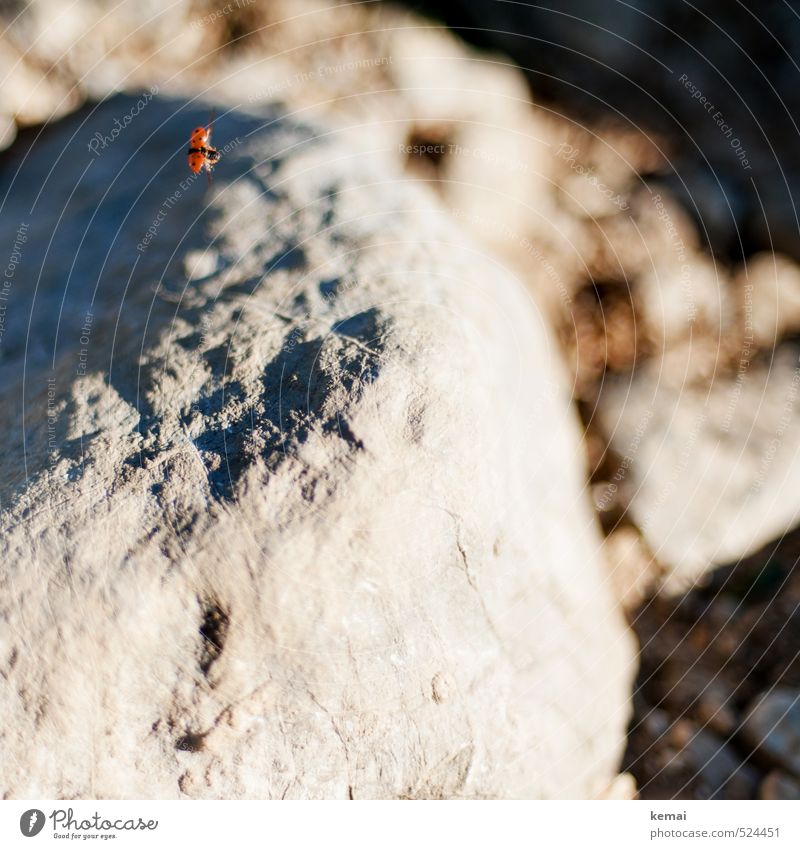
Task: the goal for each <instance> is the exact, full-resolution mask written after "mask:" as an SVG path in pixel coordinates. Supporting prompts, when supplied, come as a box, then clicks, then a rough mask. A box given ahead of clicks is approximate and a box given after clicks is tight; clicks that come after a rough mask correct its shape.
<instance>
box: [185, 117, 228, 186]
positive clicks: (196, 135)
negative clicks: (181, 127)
mask: <svg viewBox="0 0 800 849" xmlns="http://www.w3.org/2000/svg"><path fill="white" fill-rule="evenodd" d="M211 123H213V119H212V121H211V122H209V125H208V126H207V127H195V128H194V129H193V130H192V135H191V136H190V138H189V151H188V156H189V168H190V169H191V171H192V173H193V174H199V173H200V172H201V171H202V170H203V168H205V169H206V172H207V173H208V181H209V183H210V182H211V169H212V168H213V167H214V165H216V164H217V162H219V157H220V154H219V151H218V150H217V149H216V148H215V147H211Z"/></svg>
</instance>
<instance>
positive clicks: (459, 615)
mask: <svg viewBox="0 0 800 849" xmlns="http://www.w3.org/2000/svg"><path fill="white" fill-rule="evenodd" d="M132 102H134V101H132V100H131V99H128V98H124V97H119V98H116V99H113V100H111V101H109V102H108V103H106V104H104V105H103V106H101V107H99V108H96V109H93V110H85V111H84V112H83V113H78V114H77V115H75V116H71V117H70V118H68V119H66V120H64V121H63V122H62V124H61V125H60V126H59V127H58V128H57V129H55V130H51V131H50V132H48V133H47V134H45V135H43V136H42V137H41V138H40V139H39V140H38V142H37V143H36V145H35V146H34V148H33V149H32V151H31V152H29V153H27V154H26V153H23V152H21V151H20V152H18V153H16V154H15V156H14V159H13V160H12V162H11V163H10V164H7V168H6V171H5V176H4V178H3V184H2V187H1V188H2V194H3V196H4V197H6V198H7V199H6V203H5V208H4V217H3V220H2V225H0V227H1V228H2V238H1V239H0V244H6V245H10V244H12V243H14V241H15V239H17V240H18V241H20V237H19V235H15V234H19V232H20V227H21V225H24V229H23V236H24V240H22V241H20V244H19V258H18V262H17V264H16V265H15V274H14V275H13V278H12V281H11V288H10V291H9V293H8V309H7V313H6V314H5V315H4V324H3V336H2V340H1V343H0V344H1V347H0V353H1V354H2V360H0V368H2V378H3V379H2V386H3V397H4V403H3V404H2V406H0V416H1V417H2V425H3V431H4V434H5V439H4V440H3V442H2V446H1V447H0V450H2V455H0V458H1V461H2V476H1V477H0V480H2V484H3V490H2V494H1V496H0V497H1V498H2V507H3V512H2V526H3V528H4V535H3V541H2V552H1V553H0V563H2V569H0V584H1V590H0V622H1V623H2V628H1V629H0V675H2V677H3V685H4V686H3V688H2V690H1V691H0V700H1V701H0V708H1V709H2V714H3V717H4V722H3V724H2V726H0V775H2V776H3V779H2V782H3V787H2V790H3V792H4V793H5V794H6V796H9V797H18V798H22V797H24V798H34V797H37V796H66V797H71V796H88V797H105V796H111V797H114V796H122V797H134V798H135V797H165V798H169V797H176V796H187V797H202V798H205V797H215V798H231V797H270V798H281V797H285V798H296V797H338V798H347V797H348V796H351V797H356V798H359V797H573V796H588V795H592V794H600V793H603V792H605V789H606V788H607V786H608V785H610V784H611V783H612V782H613V779H614V775H615V772H616V764H617V761H618V758H619V756H620V754H621V747H622V741H623V736H624V729H625V724H626V722H627V719H628V694H629V686H630V672H631V660H632V645H631V640H630V637H629V635H628V632H627V631H626V629H625V628H624V625H623V622H622V619H621V615H620V614H619V612H618V609H617V605H616V601H615V599H614V598H613V594H612V592H611V590H610V587H609V586H608V585H607V582H606V580H605V579H604V577H603V574H602V570H601V569H600V567H599V565H598V563H599V558H598V557H597V552H598V550H599V539H598V535H597V532H596V530H595V524H594V522H593V520H592V517H591V513H590V511H589V509H588V499H587V498H586V494H585V493H584V492H582V491H581V476H580V472H579V468H578V466H577V464H576V463H575V462H574V456H575V452H576V450H577V445H578V439H577V424H576V422H575V421H574V420H573V413H572V411H571V409H570V407H569V404H568V395H567V393H566V392H565V391H564V390H562V389H561V385H562V382H561V376H560V372H559V366H558V357H557V354H556V353H555V351H554V349H553V347H552V345H551V343H550V342H549V339H548V336H547V333H546V331H545V330H544V329H543V326H542V323H541V318H540V317H539V316H538V315H537V310H536V307H535V305H534V303H533V302H532V300H531V299H530V296H529V295H527V294H526V292H525V290H524V288H523V287H522V286H520V284H519V283H518V282H517V281H516V280H515V279H514V278H513V277H511V276H510V275H509V274H508V273H507V272H506V271H504V270H503V269H502V268H501V267H500V266H499V265H498V264H497V263H496V262H495V261H494V260H492V259H491V257H489V256H487V255H485V254H484V253H482V252H481V251H480V250H478V249H476V248H475V247H474V245H473V244H471V243H470V241H469V240H467V239H465V238H464V237H463V236H462V235H461V234H460V233H459V231H458V229H457V228H455V227H453V225H452V224H451V223H450V222H449V221H448V220H447V218H446V216H444V215H443V214H442V213H441V212H440V211H439V208H438V206H437V204H436V202H435V200H434V199H433V198H432V196H431V195H429V194H428V193H426V192H424V191H422V190H420V189H418V188H417V187H414V186H413V185H411V184H409V183H408V182H406V181H403V180H402V179H401V178H400V177H399V176H398V174H397V173H396V172H394V171H393V169H392V167H391V165H390V164H389V163H387V161H386V159H385V157H384V155H383V154H382V153H381V152H380V151H377V152H376V151H374V150H371V149H370V147H369V144H368V137H366V138H365V137H364V136H361V135H359V134H357V133H354V132H352V131H340V130H337V129H336V127H335V126H326V127H323V128H320V127H317V126H315V125H312V124H310V123H307V122H304V121H303V120H301V119H298V118H290V117H284V116H281V115H280V114H279V113H277V112H276V111H275V110H265V111H262V112H261V113H259V114H255V113H248V112H246V111H243V110H234V111H227V110H224V109H221V110H220V111H221V113H222V114H221V116H220V118H219V119H218V121H217V124H216V125H215V134H216V141H217V143H218V144H219V145H220V146H223V145H227V149H226V151H225V153H224V158H223V160H222V163H221V164H220V166H219V167H218V169H217V175H216V177H215V181H214V183H213V185H211V186H210V187H209V186H207V185H206V181H205V178H204V177H203V178H201V179H199V180H191V179H190V180H188V183H187V182H182V181H186V179H187V172H186V168H185V158H184V157H185V153H184V147H185V135H186V128H187V127H192V126H195V125H196V124H198V123H200V122H201V121H202V120H203V118H204V117H205V115H206V114H207V110H206V107H205V106H199V107H198V106H191V105H189V104H186V103H184V102H180V101H169V100H162V99H160V98H158V97H156V98H155V99H153V100H152V101H151V102H150V103H149V104H148V105H147V107H146V108H145V109H143V110H142V111H141V112H140V114H138V115H137V116H136V118H135V120H134V121H132V122H131V123H130V125H129V126H127V127H126V129H125V130H124V132H123V133H121V134H120V135H119V137H118V138H117V139H116V140H115V141H114V142H113V144H111V145H109V146H108V147H107V149H105V150H103V151H102V152H101V155H99V156H96V157H95V156H92V155H91V154H89V153H87V152H86V144H87V139H89V138H91V137H92V135H93V133H94V132H96V131H98V132H104V131H105V129H106V128H107V127H109V126H112V124H113V120H114V118H115V117H117V116H119V115H122V114H127V113H128V112H129V110H130V108H131V104H132ZM59 157H61V158H59ZM62 161H69V162H72V163H75V162H78V163H80V165H79V167H70V168H66V167H56V168H54V169H52V170H50V169H49V167H46V166H49V165H50V164H51V163H52V162H55V163H56V165H59V164H60V163H61V162H62ZM84 168H85V169H86V170H85V171H84ZM9 188H13V191H12V192H11V193H10V194H8V195H6V192H7V190H8V189H9Z"/></svg>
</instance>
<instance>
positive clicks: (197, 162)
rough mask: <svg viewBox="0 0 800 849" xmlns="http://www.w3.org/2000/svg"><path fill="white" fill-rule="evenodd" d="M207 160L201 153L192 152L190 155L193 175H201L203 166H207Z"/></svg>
mask: <svg viewBox="0 0 800 849" xmlns="http://www.w3.org/2000/svg"><path fill="white" fill-rule="evenodd" d="M205 161H206V158H205V156H203V154H202V153H200V151H199V150H198V151H192V152H191V153H190V154H189V168H190V169H191V170H192V173H194V174H199V173H200V172H201V171H202V170H203V165H204V164H205Z"/></svg>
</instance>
